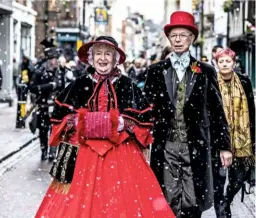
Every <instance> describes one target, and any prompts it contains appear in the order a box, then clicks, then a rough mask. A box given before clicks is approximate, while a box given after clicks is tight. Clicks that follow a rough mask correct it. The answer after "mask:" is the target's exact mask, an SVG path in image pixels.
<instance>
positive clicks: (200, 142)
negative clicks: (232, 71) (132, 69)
mask: <svg viewBox="0 0 256 218" xmlns="http://www.w3.org/2000/svg"><path fill="white" fill-rule="evenodd" d="M192 64H196V66H197V67H198V68H199V69H200V72H199V73H193V72H192V69H191V66H192ZM167 73H168V74H169V75H172V73H173V68H172V64H171V61H170V59H166V60H163V61H160V62H158V63H156V64H153V65H151V66H150V67H149V68H148V75H147V80H146V84H145V88H144V92H145V94H146V96H147V98H148V100H149V102H150V103H152V104H153V117H154V118H155V122H154V138H155V141H154V144H153V145H152V152H151V167H152V169H153V171H154V172H155V174H156V176H157V178H158V180H159V182H160V183H161V184H162V187H164V186H163V160H164V146H165V143H166V134H167V132H168V131H169V130H170V127H171V123H170V122H171V118H174V112H175V105H174V103H173V99H172V98H171V96H172V95H171V88H167V85H166V83H165V81H166V79H165V75H166V74H167ZM187 73H188V75H189V76H188V79H187V90H186V99H185V104H184V108H183V114H184V119H185V123H186V127H187V135H188V145H189V151H190V158H191V164H192V171H193V180H194V186H195V187H194V188H195V193H196V199H197V204H198V205H199V207H200V210H202V211H203V210H206V209H208V208H210V207H211V206H212V202H213V182H212V165H211V149H214V150H218V151H219V150H231V145H230V135H229V132H228V124H227V121H226V118H225V114H224V110H223V106H222V100H221V94H220V91H219V88H218V84H217V78H216V72H215V70H214V68H213V67H212V66H210V65H208V64H205V63H202V62H199V61H197V60H196V59H194V58H193V57H191V61H190V66H189V67H188V68H187Z"/></svg>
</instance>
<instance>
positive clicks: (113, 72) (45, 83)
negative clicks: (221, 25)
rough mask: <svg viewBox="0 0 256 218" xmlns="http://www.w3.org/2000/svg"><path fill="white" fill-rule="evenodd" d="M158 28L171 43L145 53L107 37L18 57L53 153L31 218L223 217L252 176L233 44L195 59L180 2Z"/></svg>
mask: <svg viewBox="0 0 256 218" xmlns="http://www.w3.org/2000/svg"><path fill="white" fill-rule="evenodd" d="M164 32H165V35H166V37H167V38H168V40H169V42H170V45H169V46H167V47H166V48H165V49H164V50H163V52H162V54H160V55H155V56H152V57H151V58H149V59H147V58H145V55H141V56H140V57H139V58H138V59H134V60H133V61H132V62H128V61H126V55H125V53H124V51H123V50H122V49H121V48H120V47H119V46H118V44H117V42H116V40H115V39H114V38H112V37H110V36H100V37H98V38H96V39H95V40H93V41H90V42H88V43H86V44H84V45H82V46H81V48H80V49H79V50H78V57H77V58H75V60H74V61H73V60H71V61H69V62H67V61H66V59H65V57H64V56H63V55H62V53H61V51H60V50H59V49H58V48H57V47H55V46H53V45H51V46H48V47H47V48H45V50H44V54H45V59H44V60H43V61H41V62H39V63H37V64H36V65H35V66H34V67H33V69H32V68H31V64H30V62H29V60H28V59H26V57H24V59H23V63H22V66H21V76H20V79H21V81H20V82H23V83H26V84H27V88H28V91H30V92H31V93H33V94H34V95H35V97H34V102H35V103H36V104H38V107H37V113H38V118H37V119H38V120H37V123H38V126H37V127H38V128H39V137H40V144H41V150H42V156H41V159H42V160H46V159H47V158H48V159H49V160H51V161H52V160H55V161H54V163H53V166H52V168H51V171H50V174H51V175H52V177H53V181H52V183H51V184H50V186H49V189H48V191H47V193H46V195H45V197H44V199H43V201H42V204H41V206H40V208H39V210H38V212H37V214H36V217H38V218H39V217H49V218H50V217H54V218H58V217H59V218H62V217H74V218H78V217H86V218H90V217H91V218H103V217H104V218H105V217H111V218H115V217H116V218H117V217H118V218H120V217H127V218H131V217H144V218H154V217H155V218H164V217H166V218H171V217H177V218H200V217H201V214H202V212H203V211H205V210H207V209H209V208H210V207H211V206H212V205H214V208H215V211H216V216H217V217H218V218H230V217H232V214H231V209H230V205H231V204H232V201H233V198H234V196H235V195H236V194H237V192H238V191H239V190H240V189H241V188H242V187H244V183H245V182H247V183H248V184H249V185H250V187H253V186H254V185H255V180H254V179H253V178H254V176H255V102H254V96H253V90H252V84H251V81H250V79H249V78H248V76H246V75H245V74H242V73H241V70H239V69H237V68H236V66H235V65H236V62H237V59H236V55H235V53H234V52H233V51H232V50H231V49H229V48H223V47H221V46H215V47H214V48H213V50H212V60H211V61H210V62H209V61H208V59H207V57H202V59H201V61H199V60H197V59H195V58H194V57H193V56H192V55H191V53H190V52H189V48H190V46H191V45H192V44H193V42H194V41H195V40H196V39H197V37H198V28H197V27H196V26H195V24H194V17H193V15H191V14H190V13H188V12H182V11H176V12H174V13H173V14H172V15H171V17H170V23H169V24H166V25H165V26H164ZM206 62H208V63H206ZM14 79H15V80H17V73H15V74H14ZM49 100H51V101H52V102H53V101H54V103H51V101H49ZM50 104H54V110H53V112H52V113H51V114H50V113H49V105H50ZM50 125H51V131H50V132H51V135H50V138H49V140H48V132H49V130H50ZM48 145H49V149H48ZM149 145H151V149H150V150H149V149H148V147H149ZM57 148H58V152H56V151H57ZM48 150H49V151H48ZM145 151H147V152H145ZM48 152H49V153H48ZM145 154H149V155H147V156H146V155H145ZM148 162H149V163H150V165H148ZM227 174H228V181H229V183H228V186H227V190H226V192H225V191H224V190H225V182H226V177H227ZM224 192H225V194H224Z"/></svg>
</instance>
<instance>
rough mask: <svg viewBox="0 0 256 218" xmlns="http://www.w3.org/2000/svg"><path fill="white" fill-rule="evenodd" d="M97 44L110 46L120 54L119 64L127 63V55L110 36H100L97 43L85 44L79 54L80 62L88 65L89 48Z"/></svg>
mask: <svg viewBox="0 0 256 218" xmlns="http://www.w3.org/2000/svg"><path fill="white" fill-rule="evenodd" d="M97 43H101V44H105V45H109V46H111V47H113V48H114V49H115V50H116V51H117V52H118V53H119V54H120V59H119V63H118V64H122V63H124V62H125V59H126V55H125V53H124V51H123V50H122V49H120V48H119V47H118V44H117V42H116V40H115V39H114V38H112V37H110V36H100V37H98V38H97V39H96V40H95V41H91V42H88V43H86V44H83V45H82V46H81V47H80V48H79V50H78V52H77V54H78V57H79V59H80V61H82V62H84V63H88V51H89V48H90V47H91V46H92V45H93V44H97Z"/></svg>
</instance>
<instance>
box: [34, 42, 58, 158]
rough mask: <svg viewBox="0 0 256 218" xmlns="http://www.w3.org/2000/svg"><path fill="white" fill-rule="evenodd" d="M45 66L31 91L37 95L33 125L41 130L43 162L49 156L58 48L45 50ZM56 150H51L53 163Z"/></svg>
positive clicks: (37, 72) (35, 74) (35, 76)
mask: <svg viewBox="0 0 256 218" xmlns="http://www.w3.org/2000/svg"><path fill="white" fill-rule="evenodd" d="M44 55H45V59H46V60H47V61H46V62H44V64H43V65H42V66H41V67H40V68H38V69H36V71H35V73H34V74H33V77H32V79H31V82H30V91H31V92H32V93H34V94H35V95H36V99H37V100H36V102H34V103H35V104H37V111H36V112H35V113H34V116H32V118H33V120H32V122H33V123H36V127H37V128H38V129H39V139H40V148H41V151H42V154H41V160H46V159H47V156H48V132H49V128H50V113H49V106H50V105H51V101H52V102H53V98H54V93H53V92H54V91H56V87H57V83H56V75H57V68H58V57H59V55H60V51H59V49H58V48H56V47H52V48H46V49H45V50H44ZM55 155H56V149H55V148H50V151H49V160H50V161H53V160H54V158H55Z"/></svg>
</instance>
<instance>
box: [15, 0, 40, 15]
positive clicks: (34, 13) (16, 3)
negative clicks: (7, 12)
mask: <svg viewBox="0 0 256 218" xmlns="http://www.w3.org/2000/svg"><path fill="white" fill-rule="evenodd" d="M12 6H13V9H18V10H21V11H24V12H27V13H29V14H31V15H33V16H37V12H36V11H35V10H33V9H32V8H28V7H26V6H24V5H22V4H20V3H18V2H15V1H13V2H12Z"/></svg>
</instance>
